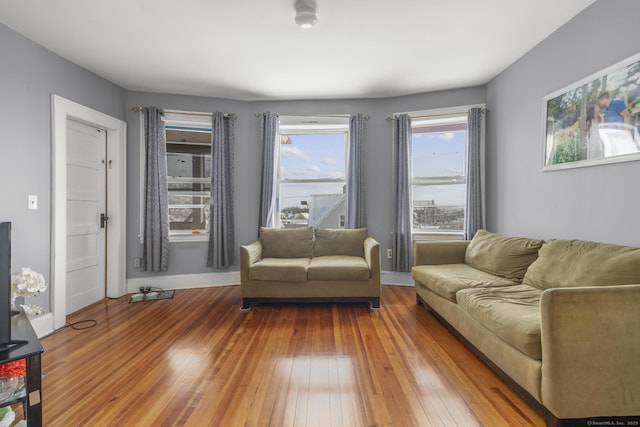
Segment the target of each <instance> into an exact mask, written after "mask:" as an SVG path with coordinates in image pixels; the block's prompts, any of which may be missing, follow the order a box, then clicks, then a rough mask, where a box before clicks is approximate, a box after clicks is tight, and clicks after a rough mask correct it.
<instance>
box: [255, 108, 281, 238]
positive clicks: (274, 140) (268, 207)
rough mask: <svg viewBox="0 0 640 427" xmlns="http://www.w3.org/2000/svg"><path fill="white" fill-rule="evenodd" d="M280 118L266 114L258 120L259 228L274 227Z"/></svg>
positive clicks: (274, 114) (270, 113) (272, 114)
mask: <svg viewBox="0 0 640 427" xmlns="http://www.w3.org/2000/svg"><path fill="white" fill-rule="evenodd" d="M279 127H280V118H279V117H278V115H277V114H276V113H272V112H266V113H263V114H262V117H261V119H260V130H261V136H262V188H261V191H260V227H274V226H275V224H274V219H275V215H276V194H277V185H278V168H279V165H278V161H279V159H280V141H279V140H278V139H279V133H280V129H279Z"/></svg>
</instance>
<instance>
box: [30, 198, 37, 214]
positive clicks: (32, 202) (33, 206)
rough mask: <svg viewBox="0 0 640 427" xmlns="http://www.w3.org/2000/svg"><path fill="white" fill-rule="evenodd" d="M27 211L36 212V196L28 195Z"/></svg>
mask: <svg viewBox="0 0 640 427" xmlns="http://www.w3.org/2000/svg"><path fill="white" fill-rule="evenodd" d="M29 210H30V211H37V210H38V196H35V195H33V194H29Z"/></svg>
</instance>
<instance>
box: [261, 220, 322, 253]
mask: <svg viewBox="0 0 640 427" xmlns="http://www.w3.org/2000/svg"><path fill="white" fill-rule="evenodd" d="M260 241H261V242H262V258H311V257H312V256H313V230H312V229H311V228H294V229H278V228H264V227H263V228H261V229H260Z"/></svg>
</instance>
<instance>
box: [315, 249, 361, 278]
mask: <svg viewBox="0 0 640 427" xmlns="http://www.w3.org/2000/svg"><path fill="white" fill-rule="evenodd" d="M307 277H308V278H309V280H327V281H334V282H335V281H345V282H346V281H348V282H354V281H364V280H369V279H370V278H371V273H370V272H369V266H368V265H367V262H366V261H365V260H364V258H361V257H355V256H347V255H330V256H319V257H314V258H313V259H312V260H311V262H310V263H309V272H308V274H307Z"/></svg>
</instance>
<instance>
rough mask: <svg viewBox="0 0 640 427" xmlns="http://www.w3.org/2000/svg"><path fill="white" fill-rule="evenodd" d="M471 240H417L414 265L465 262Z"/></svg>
mask: <svg viewBox="0 0 640 427" xmlns="http://www.w3.org/2000/svg"><path fill="white" fill-rule="evenodd" d="M469 243H470V241H469V240H462V241H446V242H415V243H414V245H413V265H414V266H418V265H442V264H464V255H465V253H466V251H467V246H469Z"/></svg>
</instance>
